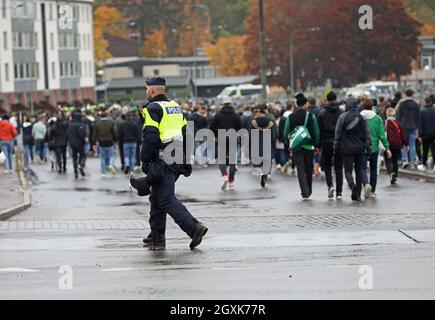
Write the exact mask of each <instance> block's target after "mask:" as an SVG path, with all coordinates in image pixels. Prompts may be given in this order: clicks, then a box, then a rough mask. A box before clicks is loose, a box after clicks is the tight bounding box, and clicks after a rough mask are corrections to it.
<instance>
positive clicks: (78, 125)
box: [68, 114, 86, 149]
mask: <svg viewBox="0 0 435 320" xmlns="http://www.w3.org/2000/svg"><path fill="white" fill-rule="evenodd" d="M68 141H69V144H70V146H71V148H73V149H82V148H83V147H84V146H85V143H86V128H85V125H84V124H83V123H82V122H81V115H79V114H76V115H74V119H73V123H71V125H70V126H69V128H68Z"/></svg>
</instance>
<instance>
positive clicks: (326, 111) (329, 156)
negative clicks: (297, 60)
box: [319, 92, 343, 200]
mask: <svg viewBox="0 0 435 320" xmlns="http://www.w3.org/2000/svg"><path fill="white" fill-rule="evenodd" d="M326 98H327V101H328V104H327V105H326V106H325V107H324V108H323V109H322V111H321V112H320V114H319V130H320V146H321V149H322V156H321V157H322V160H321V163H322V167H323V171H324V172H325V176H326V184H327V186H328V198H329V199H333V198H334V195H335V192H337V193H336V198H337V199H338V200H340V199H342V198H343V158H342V156H341V154H340V153H339V152H336V151H334V140H335V128H336V127H337V122H338V118H339V117H340V116H341V115H342V114H343V111H342V110H341V109H340V103H338V102H337V95H336V94H335V93H334V92H330V93H328V95H327V97H326ZM333 164H334V171H335V181H336V187H337V189H335V188H334V183H333V179H332V165H333Z"/></svg>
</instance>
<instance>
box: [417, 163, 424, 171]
mask: <svg viewBox="0 0 435 320" xmlns="http://www.w3.org/2000/svg"><path fill="white" fill-rule="evenodd" d="M417 168H418V170H419V171H423V172H425V171H426V166H425V165H424V164H420V165H418V167H417Z"/></svg>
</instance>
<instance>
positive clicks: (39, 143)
mask: <svg viewBox="0 0 435 320" xmlns="http://www.w3.org/2000/svg"><path fill="white" fill-rule="evenodd" d="M44 147H45V142H44V139H36V140H35V149H36V150H35V151H36V154H37V155H38V156H39V159H41V160H44V159H45V158H46V155H45V149H44Z"/></svg>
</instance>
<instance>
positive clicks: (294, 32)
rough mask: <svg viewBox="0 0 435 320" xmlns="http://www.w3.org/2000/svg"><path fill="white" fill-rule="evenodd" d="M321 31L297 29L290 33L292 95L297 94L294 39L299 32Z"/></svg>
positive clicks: (317, 28) (318, 29) (316, 28)
mask: <svg viewBox="0 0 435 320" xmlns="http://www.w3.org/2000/svg"><path fill="white" fill-rule="evenodd" d="M316 31H320V28H319V27H315V28H308V29H296V30H293V31H292V32H290V36H289V52H290V89H291V93H292V94H293V93H294V92H295V74H294V56H293V52H294V44H293V38H294V36H295V34H296V33H298V32H316Z"/></svg>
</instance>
